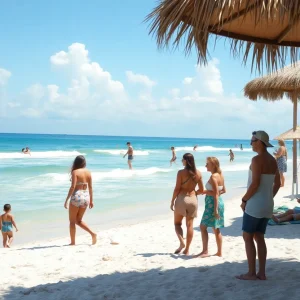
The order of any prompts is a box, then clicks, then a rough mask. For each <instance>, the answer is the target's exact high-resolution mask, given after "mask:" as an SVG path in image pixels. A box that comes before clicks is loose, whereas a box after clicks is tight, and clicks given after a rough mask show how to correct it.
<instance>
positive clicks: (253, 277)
mask: <svg viewBox="0 0 300 300" xmlns="http://www.w3.org/2000/svg"><path fill="white" fill-rule="evenodd" d="M235 278H236V279H239V280H257V276H256V274H255V275H250V274H248V273H247V274H241V275H238V276H235Z"/></svg>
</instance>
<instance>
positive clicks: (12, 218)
mask: <svg viewBox="0 0 300 300" xmlns="http://www.w3.org/2000/svg"><path fill="white" fill-rule="evenodd" d="M11 223H12V224H13V226H14V227H15V228H16V231H19V229H18V228H17V225H16V222H15V218H14V216H11Z"/></svg>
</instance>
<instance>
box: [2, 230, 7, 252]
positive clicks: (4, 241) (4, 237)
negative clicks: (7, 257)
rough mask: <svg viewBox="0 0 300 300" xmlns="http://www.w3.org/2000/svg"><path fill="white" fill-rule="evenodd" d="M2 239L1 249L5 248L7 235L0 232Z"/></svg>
mask: <svg viewBox="0 0 300 300" xmlns="http://www.w3.org/2000/svg"><path fill="white" fill-rule="evenodd" d="M2 238H3V248H7V233H6V232H2Z"/></svg>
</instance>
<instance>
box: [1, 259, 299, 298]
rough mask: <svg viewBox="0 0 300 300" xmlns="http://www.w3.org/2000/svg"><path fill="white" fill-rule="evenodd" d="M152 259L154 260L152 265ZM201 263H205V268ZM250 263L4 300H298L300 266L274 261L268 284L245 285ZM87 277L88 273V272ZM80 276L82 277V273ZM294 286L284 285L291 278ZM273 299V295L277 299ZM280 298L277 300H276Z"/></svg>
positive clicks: (77, 284) (113, 279)
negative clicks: (244, 277) (284, 281)
mask: <svg viewBox="0 0 300 300" xmlns="http://www.w3.org/2000/svg"><path fill="white" fill-rule="evenodd" d="M150 260H151V258H149V263H150ZM199 264H200V263H199ZM246 267H247V266H246V262H242V263H238V262H226V261H225V262H223V261H220V263H219V264H217V265H214V266H210V267H208V266H201V267H189V268H184V267H180V268H176V269H171V270H163V269H162V268H159V269H151V270H148V271H145V272H138V271H131V272H126V273H119V272H116V273H112V274H103V275H97V276H95V277H92V278H76V279H72V280H68V281H65V282H62V281H59V282H57V283H46V284H41V285H37V286H33V287H31V288H24V287H20V286H11V287H9V288H8V289H7V291H6V292H5V294H4V295H3V298H2V299H4V300H11V299H23V298H24V299H26V300H33V299H34V300H37V299H47V300H57V299H91V300H93V299H95V300H96V299H106V300H109V299H200V298H201V299H243V300H248V299H249V300H250V299H262V300H263V299H291V298H294V299H297V298H298V297H299V289H300V288H299V281H300V263H299V262H298V261H293V260H271V259H270V260H268V280H267V281H260V280H257V281H251V282H249V281H240V280H237V279H235V278H234V275H237V274H240V273H243V272H245V270H246ZM80 272H81V274H84V273H85V271H84V269H82V270H81V271H80ZM78 275H79V274H78ZM287 277H288V278H289V280H288V286H285V285H283V284H282V281H283V280H284V279H285V280H286V278H287ZM270 294H271V295H272V296H271V295H270ZM274 295H275V297H274Z"/></svg>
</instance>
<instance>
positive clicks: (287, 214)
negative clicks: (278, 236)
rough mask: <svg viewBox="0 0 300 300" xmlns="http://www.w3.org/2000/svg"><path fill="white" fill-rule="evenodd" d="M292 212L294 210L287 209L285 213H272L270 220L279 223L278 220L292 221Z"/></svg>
mask: <svg viewBox="0 0 300 300" xmlns="http://www.w3.org/2000/svg"><path fill="white" fill-rule="evenodd" d="M293 214H294V210H293V209H289V210H287V211H286V212H285V213H283V214H280V215H276V216H275V215H273V216H272V220H273V221H274V222H276V223H280V222H286V221H292V220H293Z"/></svg>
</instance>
